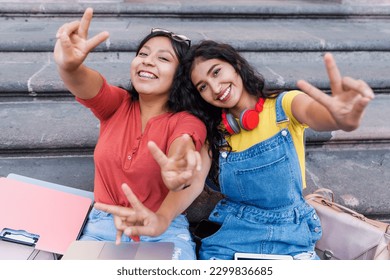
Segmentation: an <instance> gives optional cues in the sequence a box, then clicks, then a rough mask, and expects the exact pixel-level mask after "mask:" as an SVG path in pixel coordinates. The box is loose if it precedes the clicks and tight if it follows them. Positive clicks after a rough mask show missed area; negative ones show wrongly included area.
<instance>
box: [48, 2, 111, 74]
mask: <svg viewBox="0 0 390 280" xmlns="http://www.w3.org/2000/svg"><path fill="white" fill-rule="evenodd" d="M92 16H93V10H92V8H87V9H86V10H85V12H84V15H83V17H82V18H81V20H80V21H73V22H69V23H65V24H64V25H62V26H61V27H60V28H59V29H58V31H57V34H56V38H57V42H56V44H55V47H54V59H55V61H56V63H57V65H58V67H60V68H61V69H62V70H63V71H68V72H71V71H74V70H76V69H77V68H78V67H79V66H80V65H81V64H82V63H83V62H84V60H85V59H86V57H87V55H88V53H89V52H90V51H91V50H92V49H93V48H95V47H97V46H98V45H99V44H101V43H102V42H104V41H105V40H106V39H107V38H108V37H109V33H108V32H107V31H103V32H100V33H99V34H97V35H95V36H93V37H92V38H90V39H88V30H89V26H90V24H91V21H92Z"/></svg>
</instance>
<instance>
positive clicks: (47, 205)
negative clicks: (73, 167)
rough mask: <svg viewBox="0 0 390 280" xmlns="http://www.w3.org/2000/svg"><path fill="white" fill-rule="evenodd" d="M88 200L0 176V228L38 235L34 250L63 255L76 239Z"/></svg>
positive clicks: (89, 201) (89, 204) (87, 208)
mask: <svg viewBox="0 0 390 280" xmlns="http://www.w3.org/2000/svg"><path fill="white" fill-rule="evenodd" d="M91 203H92V201H91V199H90V198H87V197H83V196H78V195H75V194H71V193H66V192H63V191H58V190H53V189H49V188H45V187H40V186H37V185H33V184H28V183H24V182H20V181H16V180H13V179H9V178H0V231H1V230H3V229H4V228H10V229H13V230H25V231H27V232H29V233H33V234H38V235H39V236H40V237H39V239H38V241H37V243H36V244H35V249H38V250H43V251H48V252H52V253H56V254H61V255H63V254H64V253H65V251H66V250H67V248H68V247H69V245H70V244H71V243H72V241H74V240H76V239H77V238H78V236H79V233H80V230H81V229H82V227H83V224H84V222H85V219H86V217H87V214H88V211H89V209H90V206H91Z"/></svg>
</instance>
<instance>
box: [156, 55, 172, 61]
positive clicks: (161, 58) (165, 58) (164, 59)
mask: <svg viewBox="0 0 390 280" xmlns="http://www.w3.org/2000/svg"><path fill="white" fill-rule="evenodd" d="M159 59H160V60H162V61H167V62H169V61H170V60H169V59H168V58H167V57H165V56H160V57H159Z"/></svg>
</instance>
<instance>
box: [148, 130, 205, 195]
mask: <svg viewBox="0 0 390 280" xmlns="http://www.w3.org/2000/svg"><path fill="white" fill-rule="evenodd" d="M148 148H149V151H150V152H151V154H152V156H153V157H154V159H155V160H156V162H157V163H158V164H159V165H160V168H161V176H162V179H163V181H164V184H165V185H166V187H167V188H168V189H169V190H171V191H179V190H182V189H184V188H186V187H189V186H190V185H191V183H192V180H193V178H194V175H195V174H196V172H198V171H200V170H201V168H202V165H201V164H202V161H201V157H200V153H199V152H197V151H196V150H195V147H194V144H193V142H192V139H191V137H190V136H189V135H188V134H184V135H182V136H181V137H179V138H177V139H176V140H175V141H174V143H172V145H171V150H170V151H171V154H170V155H169V156H167V155H166V154H164V152H163V151H161V149H160V148H159V147H158V146H157V145H156V143H154V142H153V141H150V142H149V143H148Z"/></svg>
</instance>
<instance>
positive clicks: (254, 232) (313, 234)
mask: <svg viewBox="0 0 390 280" xmlns="http://www.w3.org/2000/svg"><path fill="white" fill-rule="evenodd" d="M283 95H284V94H281V95H280V96H279V97H278V98H277V101H276V122H277V124H278V126H279V127H280V131H279V132H278V133H277V134H276V135H274V136H272V137H271V138H269V139H267V140H265V141H263V142H260V143H257V144H256V145H254V146H252V147H250V148H249V149H247V150H244V151H241V152H231V153H230V154H228V153H227V152H221V153H220V156H219V163H220V176H219V180H220V186H221V192H222V193H223V194H225V195H226V197H227V198H226V199H223V200H221V201H220V202H219V203H218V204H217V205H216V207H215V208H214V210H213V211H212V212H211V214H210V216H209V219H210V220H211V221H214V222H216V223H219V224H221V225H222V226H221V228H220V229H219V230H218V231H217V232H216V233H215V234H213V235H211V236H209V237H206V238H204V239H203V240H202V245H201V248H200V252H199V256H200V258H201V259H233V257H234V253H236V252H241V253H258V254H279V255H291V256H293V258H294V259H317V258H318V257H317V255H316V254H315V251H314V246H315V243H316V241H317V240H319V239H320V237H321V234H322V230H321V225H320V221H319V219H318V216H317V214H316V213H315V210H314V209H313V208H312V207H311V206H310V205H309V204H307V203H306V202H305V200H304V198H303V196H302V174H301V170H300V165H299V161H298V156H297V153H296V150H295V148H294V143H293V140H292V137H291V135H290V132H289V130H288V129H287V124H288V118H287V117H286V115H285V112H284V110H283V108H282V97H283Z"/></svg>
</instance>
